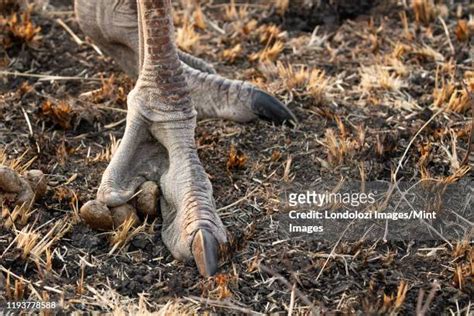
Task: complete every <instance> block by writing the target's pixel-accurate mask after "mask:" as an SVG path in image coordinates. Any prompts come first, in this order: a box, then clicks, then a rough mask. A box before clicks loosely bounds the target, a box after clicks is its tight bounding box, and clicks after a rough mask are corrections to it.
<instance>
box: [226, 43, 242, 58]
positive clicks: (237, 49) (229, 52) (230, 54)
mask: <svg viewBox="0 0 474 316" xmlns="http://www.w3.org/2000/svg"><path fill="white" fill-rule="evenodd" d="M242 52H243V50H242V45H240V44H237V45H235V46H234V47H232V48H229V49H225V50H223V51H222V58H223V59H224V60H226V61H227V62H229V63H234V62H235V60H236V59H237V58H239V57H241V56H242Z"/></svg>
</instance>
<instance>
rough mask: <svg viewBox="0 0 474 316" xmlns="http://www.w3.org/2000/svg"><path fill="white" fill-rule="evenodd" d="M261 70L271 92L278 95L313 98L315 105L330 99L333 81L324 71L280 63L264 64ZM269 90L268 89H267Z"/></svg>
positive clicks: (261, 65)
mask: <svg viewBox="0 0 474 316" xmlns="http://www.w3.org/2000/svg"><path fill="white" fill-rule="evenodd" d="M259 70H260V71H261V72H262V74H263V75H264V77H265V81H266V82H269V83H270V86H269V88H270V90H272V91H275V92H277V93H281V92H282V91H284V92H286V93H289V94H295V95H298V96H304V95H308V96H311V97H312V98H313V99H314V100H315V103H322V102H324V101H326V100H327V99H328V92H329V90H330V88H331V85H332V80H331V78H330V77H328V76H327V75H326V73H325V72H324V70H321V69H318V68H310V67H307V66H304V65H301V66H294V65H291V64H284V63H282V62H280V61H278V62H277V63H276V64H275V63H272V62H264V63H261V64H260V65H259ZM267 88H268V87H267Z"/></svg>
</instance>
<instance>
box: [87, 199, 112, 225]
mask: <svg viewBox="0 0 474 316" xmlns="http://www.w3.org/2000/svg"><path fill="white" fill-rule="evenodd" d="M79 213H80V215H81V217H82V219H83V220H84V221H85V222H86V223H87V225H89V226H90V227H91V228H93V229H97V230H110V229H112V228H113V225H114V221H113V219H112V214H111V213H110V210H109V209H108V208H107V205H105V204H104V203H102V202H99V201H96V200H92V201H89V202H87V203H86V204H84V205H83V206H82V207H81V209H80V211H79Z"/></svg>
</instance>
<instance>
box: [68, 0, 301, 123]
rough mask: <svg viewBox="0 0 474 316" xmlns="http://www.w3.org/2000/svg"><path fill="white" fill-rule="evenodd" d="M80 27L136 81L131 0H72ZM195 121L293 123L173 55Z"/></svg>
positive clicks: (276, 108) (245, 86)
mask: <svg viewBox="0 0 474 316" xmlns="http://www.w3.org/2000/svg"><path fill="white" fill-rule="evenodd" d="M75 10H76V15H77V17H78V20H79V23H80V25H81V28H82V29H83V31H84V33H86V34H87V35H88V36H89V37H91V38H92V39H93V40H94V41H95V43H96V44H97V45H99V46H100V47H101V48H102V49H103V50H104V51H105V52H106V53H107V54H109V55H110V56H112V57H113V58H114V59H115V60H116V62H117V63H118V64H119V65H120V66H121V67H122V69H123V70H125V71H126V72H127V73H128V74H129V75H130V76H132V77H137V76H138V73H139V68H140V66H139V65H140V63H143V61H142V60H140V41H139V37H140V36H139V28H138V22H137V21H138V19H137V4H136V0H94V1H91V0H75ZM178 56H179V58H180V60H181V62H182V67H183V72H184V76H185V78H186V81H187V83H188V85H189V88H190V93H191V98H192V100H193V103H194V106H195V108H196V111H197V115H198V118H199V119H201V118H224V119H229V120H233V121H236V122H248V121H251V120H253V119H256V118H263V119H265V120H268V121H271V122H275V123H277V124H281V123H283V122H287V123H290V124H293V123H295V122H296V121H297V120H296V118H295V116H294V115H293V113H292V112H291V111H290V110H289V109H288V108H287V107H286V106H285V105H283V104H282V103H281V102H280V101H278V100H277V99H276V98H274V97H273V96H271V95H269V94H268V93H266V92H264V91H262V90H260V89H258V88H257V87H255V86H253V85H251V84H249V83H247V82H244V81H239V80H229V79H225V78H223V77H221V76H219V75H217V74H215V70H214V68H213V67H212V66H211V65H209V64H208V63H206V62H205V61H203V60H201V59H199V58H196V57H194V56H192V55H189V54H187V53H184V52H181V51H178Z"/></svg>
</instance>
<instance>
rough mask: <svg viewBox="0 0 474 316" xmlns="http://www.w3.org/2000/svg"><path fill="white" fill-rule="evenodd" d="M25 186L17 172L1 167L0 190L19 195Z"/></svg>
mask: <svg viewBox="0 0 474 316" xmlns="http://www.w3.org/2000/svg"><path fill="white" fill-rule="evenodd" d="M22 189H23V184H22V182H21V179H20V177H19V176H18V174H17V173H16V171H15V170H13V169H11V168H8V167H5V166H2V165H0V190H3V191H5V192H8V193H18V192H20V191H21V190H22Z"/></svg>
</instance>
